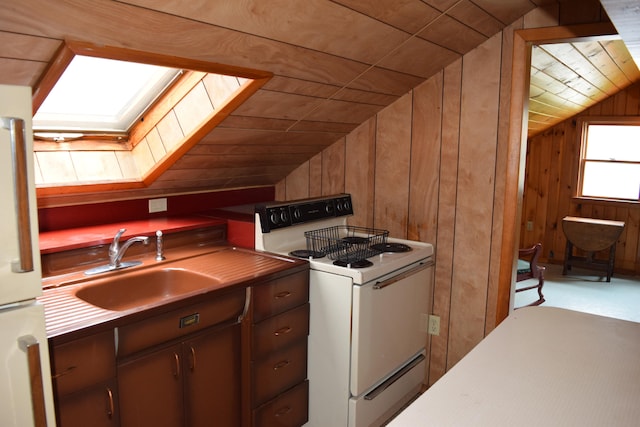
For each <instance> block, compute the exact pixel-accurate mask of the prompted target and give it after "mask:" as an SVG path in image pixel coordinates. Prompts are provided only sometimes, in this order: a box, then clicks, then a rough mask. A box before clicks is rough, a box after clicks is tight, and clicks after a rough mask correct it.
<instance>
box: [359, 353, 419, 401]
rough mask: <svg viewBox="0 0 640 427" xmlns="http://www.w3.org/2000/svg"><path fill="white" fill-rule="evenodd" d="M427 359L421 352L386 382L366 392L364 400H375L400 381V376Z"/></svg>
mask: <svg viewBox="0 0 640 427" xmlns="http://www.w3.org/2000/svg"><path fill="white" fill-rule="evenodd" d="M425 359H426V357H425V355H424V354H420V355H418V356H416V357H415V358H414V359H413V360H412V361H411V362H409V363H408V364H407V365H405V367H404V368H402V369H400V370H399V371H398V372H396V373H395V374H393V375H392V376H390V377H389V379H387V380H386V381H385V382H383V383H382V384H380V385H379V386H378V387H376V388H374V389H373V390H371V391H370V392H369V393H367V394H365V395H364V400H373V399H375V398H376V397H378V396H379V395H380V394H382V392H383V391H385V390H386V389H387V388H389V386H391V385H392V384H393V383H395V382H396V381H398V380H399V379H400V378H402V376H403V375H404V374H406V373H407V372H409V371H410V370H412V369H413V368H414V367H416V366H417V365H418V364H419V363H420V362H422V361H423V360H425Z"/></svg>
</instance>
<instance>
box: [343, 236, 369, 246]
mask: <svg viewBox="0 0 640 427" xmlns="http://www.w3.org/2000/svg"><path fill="white" fill-rule="evenodd" d="M340 240H341V241H342V242H344V243H347V244H350V245H362V244H367V243H368V242H369V239H367V238H366V237H358V236H348V237H343V238H342V239H340Z"/></svg>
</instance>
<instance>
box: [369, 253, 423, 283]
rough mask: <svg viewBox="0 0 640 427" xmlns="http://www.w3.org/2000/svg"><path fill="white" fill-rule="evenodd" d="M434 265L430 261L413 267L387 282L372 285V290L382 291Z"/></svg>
mask: <svg viewBox="0 0 640 427" xmlns="http://www.w3.org/2000/svg"><path fill="white" fill-rule="evenodd" d="M434 264H435V263H434V262H433V260H431V259H430V260H428V261H426V262H423V263H420V265H418V266H417V267H414V268H412V269H411V270H407V271H405V272H404V273H402V274H399V275H397V276H395V277H392V278H390V279H387V280H383V281H382V282H377V283H376V284H375V285H373V289H383V288H386V287H387V286H391V285H393V284H394V283H397V282H399V281H401V280H403V279H406V278H407V277H409V276H411V275H414V274H416V273H418V272H419V271H422V270H424V269H427V268H429V267H432V266H433V265H434Z"/></svg>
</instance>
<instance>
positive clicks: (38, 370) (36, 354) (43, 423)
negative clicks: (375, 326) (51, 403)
mask: <svg viewBox="0 0 640 427" xmlns="http://www.w3.org/2000/svg"><path fill="white" fill-rule="evenodd" d="M18 344H19V345H20V348H21V349H22V350H23V351H25V352H26V353H27V361H28V364H29V380H30V383H31V402H32V403H33V420H34V425H35V427H47V415H46V409H45V404H44V387H43V385H42V367H41V364H40V343H39V342H38V340H37V339H36V338H35V337H34V336H32V335H27V336H24V337H20V338H18Z"/></svg>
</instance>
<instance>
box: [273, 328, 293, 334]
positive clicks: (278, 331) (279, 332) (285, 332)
mask: <svg viewBox="0 0 640 427" xmlns="http://www.w3.org/2000/svg"><path fill="white" fill-rule="evenodd" d="M291 331H292V329H291V327H289V326H284V327H282V328H280V329H278V330H277V331H275V332H274V333H273V335H275V336H277V337H279V336H280V335H285V334H288V333H289V332H291Z"/></svg>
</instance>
